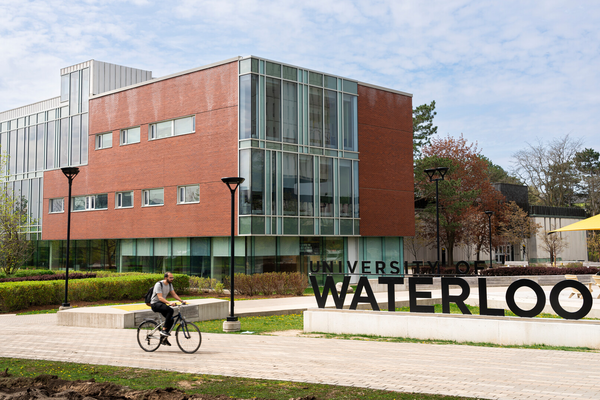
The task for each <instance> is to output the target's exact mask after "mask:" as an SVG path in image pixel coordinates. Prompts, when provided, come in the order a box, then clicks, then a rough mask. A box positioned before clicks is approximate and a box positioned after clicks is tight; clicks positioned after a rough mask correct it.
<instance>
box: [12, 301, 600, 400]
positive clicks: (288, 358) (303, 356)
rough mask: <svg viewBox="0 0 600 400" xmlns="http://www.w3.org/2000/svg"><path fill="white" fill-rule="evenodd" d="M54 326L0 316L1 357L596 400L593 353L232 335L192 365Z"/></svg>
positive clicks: (251, 304) (121, 334)
mask: <svg viewBox="0 0 600 400" xmlns="http://www.w3.org/2000/svg"><path fill="white" fill-rule="evenodd" d="M305 304H306V305H308V306H309V307H315V306H316V303H315V300H314V298H313V297H302V298H285V299H271V300H252V301H237V302H236V303H235V307H236V313H239V314H240V315H243V314H244V310H246V311H248V312H250V311H251V312H256V311H257V310H260V309H262V310H263V311H264V312H268V311H271V312H272V311H274V310H276V309H277V308H287V309H292V308H301V307H303V306H304V305H305ZM594 307H595V308H596V307H600V300H594ZM56 320H57V318H56V315H55V314H46V315H30V316H0V327H1V329H0V343H2V345H1V346H0V357H19V358H30V359H46V360H56V361H69V362H78V363H88V364H105V365H114V366H130V367H139V368H153V369H166V370H173V371H181V372H190V373H198V374H214V375H227V376H238V377H251V378H263V379H276V380H289V381H299V382H312V383H326V384H336V385H345V386H358V387H368V388H375V389H385V390H393V391H402V392H420V393H437V394H446V395H457V396H468V397H480V398H489V399H566V398H575V399H600V379H599V378H600V354H598V353H582V352H566V351H546V350H525V349H510V348H487V347H474V346H459V345H430V344H420V343H385V342H368V341H355V340H336V339H316V338H306V337H285V336H258V335H231V334H230V335H226V334H203V343H202V347H201V348H200V350H199V351H198V352H197V353H195V354H192V355H188V354H184V353H182V352H181V351H180V350H179V349H178V347H177V346H176V344H175V343H173V344H174V345H173V346H172V347H162V346H161V348H160V349H158V350H157V351H156V352H154V353H145V352H143V351H142V350H141V349H140V348H139V347H138V344H137V341H136V331H135V330H133V329H97V328H81V327H68V326H58V325H57V323H56ZM243 329H244V324H243V319H242V330H243Z"/></svg>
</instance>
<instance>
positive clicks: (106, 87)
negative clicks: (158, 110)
mask: <svg viewBox="0 0 600 400" xmlns="http://www.w3.org/2000/svg"><path fill="white" fill-rule="evenodd" d="M91 69H92V70H91V75H92V77H93V79H92V80H91V81H90V85H91V88H90V89H91V90H90V94H91V95H92V96H93V95H97V94H100V93H105V92H109V91H111V90H116V89H120V88H122V87H125V86H130V85H135V84H136V83H140V82H145V81H148V80H150V79H152V71H144V70H142V69H137V68H130V67H124V66H122V65H116V64H110V63H105V62H102V61H96V60H92V61H91Z"/></svg>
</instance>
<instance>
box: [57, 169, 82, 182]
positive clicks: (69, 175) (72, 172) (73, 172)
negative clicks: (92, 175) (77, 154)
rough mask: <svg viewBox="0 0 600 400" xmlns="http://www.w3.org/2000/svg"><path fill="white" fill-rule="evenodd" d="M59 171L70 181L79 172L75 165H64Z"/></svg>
mask: <svg viewBox="0 0 600 400" xmlns="http://www.w3.org/2000/svg"><path fill="white" fill-rule="evenodd" d="M61 171H62V173H63V174H65V176H66V177H67V179H69V180H70V181H72V180H73V179H74V178H75V177H76V176H77V174H78V173H79V168H77V167H64V168H61Z"/></svg>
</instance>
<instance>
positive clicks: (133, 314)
mask: <svg viewBox="0 0 600 400" xmlns="http://www.w3.org/2000/svg"><path fill="white" fill-rule="evenodd" d="M187 302H188V305H185V306H182V307H181V312H182V313H183V315H184V316H185V318H186V320H188V321H190V322H193V321H209V320H213V319H223V318H226V317H227V315H228V310H229V302H228V301H227V300H219V299H198V300H188V301H187ZM57 317H58V325H63V326H84V327H89V328H108V329H123V328H133V327H136V326H138V325H139V324H140V322H142V321H143V320H144V319H147V318H156V319H158V318H159V317H161V318H162V316H161V315H160V314H157V313H155V312H154V311H152V310H151V309H150V308H149V307H148V306H146V305H145V304H144V303H140V304H127V305H122V306H103V307H83V308H71V309H68V310H61V311H59V312H58V314H57Z"/></svg>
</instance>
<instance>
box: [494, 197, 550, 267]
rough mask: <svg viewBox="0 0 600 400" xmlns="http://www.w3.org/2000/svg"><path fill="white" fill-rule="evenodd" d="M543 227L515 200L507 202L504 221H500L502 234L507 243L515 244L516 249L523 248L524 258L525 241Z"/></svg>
mask: <svg viewBox="0 0 600 400" xmlns="http://www.w3.org/2000/svg"><path fill="white" fill-rule="evenodd" d="M540 228H541V225H540V224H536V223H535V222H534V221H533V219H531V218H529V215H527V212H526V211H525V210H523V209H522V208H521V207H519V206H518V205H517V203H515V202H514V201H509V202H508V203H506V207H505V211H504V221H503V222H501V223H500V235H501V236H502V238H503V239H504V241H505V242H506V243H509V244H511V245H513V247H514V248H515V249H519V251H521V247H522V248H523V250H524V251H523V259H526V258H525V252H526V251H527V249H526V248H525V242H526V241H527V239H529V238H531V237H533V236H535V235H536V234H537V232H538V230H539V229H540Z"/></svg>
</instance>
